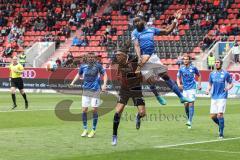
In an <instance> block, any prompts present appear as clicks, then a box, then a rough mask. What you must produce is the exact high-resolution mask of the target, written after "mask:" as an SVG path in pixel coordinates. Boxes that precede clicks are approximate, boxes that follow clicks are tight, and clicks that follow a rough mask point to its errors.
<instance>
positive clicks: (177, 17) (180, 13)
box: [174, 9, 182, 19]
mask: <svg viewBox="0 0 240 160" xmlns="http://www.w3.org/2000/svg"><path fill="white" fill-rule="evenodd" d="M181 16H182V9H179V10H178V11H177V12H176V13H175V14H174V17H175V18H176V19H180V18H181Z"/></svg>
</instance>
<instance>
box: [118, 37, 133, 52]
mask: <svg viewBox="0 0 240 160" xmlns="http://www.w3.org/2000/svg"><path fill="white" fill-rule="evenodd" d="M130 47H131V41H130V40H127V41H126V42H125V43H122V44H121V45H120V46H119V48H118V49H117V51H120V52H123V53H125V54H128V52H129V49H130Z"/></svg>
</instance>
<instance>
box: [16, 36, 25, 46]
mask: <svg viewBox="0 0 240 160" xmlns="http://www.w3.org/2000/svg"><path fill="white" fill-rule="evenodd" d="M23 39H24V37H23V36H20V37H19V38H18V40H17V45H18V47H23V44H24V40H23Z"/></svg>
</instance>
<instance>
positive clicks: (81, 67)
mask: <svg viewBox="0 0 240 160" xmlns="http://www.w3.org/2000/svg"><path fill="white" fill-rule="evenodd" d="M78 74H79V75H83V66H82V65H81V66H80V68H79V70H78Z"/></svg>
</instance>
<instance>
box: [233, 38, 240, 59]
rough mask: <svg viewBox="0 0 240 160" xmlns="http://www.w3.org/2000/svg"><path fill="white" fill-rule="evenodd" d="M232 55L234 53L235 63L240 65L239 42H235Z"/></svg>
mask: <svg viewBox="0 0 240 160" xmlns="http://www.w3.org/2000/svg"><path fill="white" fill-rule="evenodd" d="M232 53H233V56H234V62H235V63H239V54H240V47H239V45H238V43H237V41H235V43H234V46H233V49H232Z"/></svg>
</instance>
